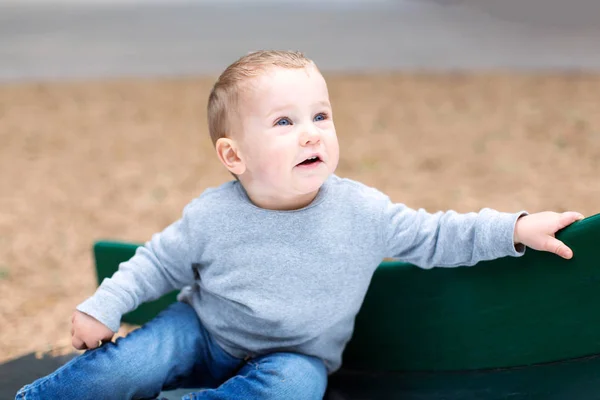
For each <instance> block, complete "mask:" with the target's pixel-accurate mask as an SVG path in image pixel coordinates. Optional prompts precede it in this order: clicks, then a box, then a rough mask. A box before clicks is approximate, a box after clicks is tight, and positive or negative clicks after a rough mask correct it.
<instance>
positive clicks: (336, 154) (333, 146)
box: [326, 132, 340, 171]
mask: <svg viewBox="0 0 600 400" xmlns="http://www.w3.org/2000/svg"><path fill="white" fill-rule="evenodd" d="M326 140H327V144H326V148H327V155H328V156H329V168H330V169H331V170H332V171H333V170H335V169H336V167H337V165H338V162H339V161H340V145H339V143H338V140H337V136H336V135H335V132H334V133H333V135H331V136H328V137H327V139H326Z"/></svg>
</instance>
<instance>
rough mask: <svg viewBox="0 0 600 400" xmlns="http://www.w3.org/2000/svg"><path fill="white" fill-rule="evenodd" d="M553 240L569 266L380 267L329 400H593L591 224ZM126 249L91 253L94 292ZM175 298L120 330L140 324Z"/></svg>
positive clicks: (596, 372)
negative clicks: (564, 248) (568, 251)
mask: <svg viewBox="0 0 600 400" xmlns="http://www.w3.org/2000/svg"><path fill="white" fill-rule="evenodd" d="M557 236H558V238H559V239H561V240H562V241H564V242H565V243H566V244H567V245H568V246H570V247H571V248H572V249H573V251H574V254H575V256H574V258H573V259H571V260H563V259H562V258H560V257H558V256H555V255H553V254H550V253H545V252H537V251H534V250H531V249H528V250H527V252H526V254H525V255H524V256H523V257H520V258H512V257H507V258H503V259H498V260H493V261H486V262H482V263H479V264H477V265H476V266H473V267H459V268H434V269H432V270H422V269H419V268H417V267H415V266H413V265H410V264H405V263H401V262H393V261H384V262H382V263H381V265H380V266H379V268H378V269H377V271H376V272H375V274H374V276H373V279H372V282H371V285H370V288H369V291H368V293H367V297H366V298H365V301H364V304H363V306H362V308H361V311H360V313H359V314H358V316H357V318H356V327H355V333H354V336H353V338H352V340H351V341H350V343H349V344H348V346H347V348H346V350H345V352H344V359H343V360H344V367H343V368H342V370H341V371H339V372H338V373H336V374H334V375H333V376H332V377H331V379H330V384H329V390H328V398H330V399H375V398H382V399H390V398H402V399H503V398H510V399H521V398H523V399H525V398H527V399H534V398H539V399H592V398H594V399H595V398H598V399H600V356H598V357H596V356H595V355H596V354H600V257H599V254H600V247H599V245H600V214H599V215H594V216H592V217H589V218H586V219H584V220H582V221H579V222H576V223H574V224H573V225H571V226H569V227H567V228H566V229H564V230H562V231H561V232H559V233H558V235H557ZM137 246H138V245H137V244H131V243H120V242H112V241H99V242H97V243H95V245H94V256H95V260H96V269H97V276H98V282H99V283H100V282H101V281H102V280H103V279H104V278H106V277H110V276H111V275H112V274H113V273H114V272H115V271H116V270H117V268H118V265H119V263H120V262H122V261H125V260H127V259H129V258H130V257H131V256H132V255H133V254H134V252H135V249H136V248H137ZM349 262H351V261H349ZM175 296H176V293H175V292H173V293H170V294H168V295H165V296H164V297H162V298H161V299H159V300H156V301H154V302H151V303H146V304H143V305H142V306H140V307H139V308H138V309H137V310H135V311H133V312H131V313H129V314H127V315H125V316H123V321H124V322H128V323H132V324H143V323H144V322H146V321H148V320H149V319H151V318H152V317H153V316H155V315H156V314H157V313H158V312H159V311H160V310H162V309H163V308H164V307H165V306H167V305H168V304H169V303H171V302H173V301H175Z"/></svg>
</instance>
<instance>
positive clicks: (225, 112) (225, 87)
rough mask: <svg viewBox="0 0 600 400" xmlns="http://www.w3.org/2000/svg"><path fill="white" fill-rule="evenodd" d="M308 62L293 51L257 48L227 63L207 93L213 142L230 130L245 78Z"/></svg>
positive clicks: (296, 66)
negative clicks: (208, 93) (275, 68)
mask: <svg viewBox="0 0 600 400" xmlns="http://www.w3.org/2000/svg"><path fill="white" fill-rule="evenodd" d="M309 65H313V66H314V65H315V64H314V62H313V61H312V60H310V59H309V58H307V57H305V56H304V54H302V53H300V52H297V51H278V50H261V51H255V52H253V53H249V54H247V55H245V56H243V57H241V58H240V59H238V60H237V61H236V62H234V63H233V64H231V65H230V66H229V67H227V68H226V69H225V71H223V73H222V74H221V76H219V79H217V82H216V83H215V84H214V86H213V88H212V90H211V92H210V96H209V97H208V107H207V114H208V131H209V133H210V138H211V140H212V142H213V145H215V144H216V143H217V140H218V139H220V138H223V137H227V133H228V132H231V131H232V130H233V126H232V123H231V121H232V120H233V117H235V116H236V113H237V111H238V106H239V98H240V93H241V92H242V91H243V90H244V89H246V87H245V86H244V83H245V82H247V81H248V80H249V79H251V78H254V77H257V76H260V74H261V73H263V72H264V71H266V70H267V69H269V68H272V67H280V68H290V69H291V68H306V67H307V66H309Z"/></svg>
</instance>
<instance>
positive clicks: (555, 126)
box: [0, 73, 600, 361]
mask: <svg viewBox="0 0 600 400" xmlns="http://www.w3.org/2000/svg"><path fill="white" fill-rule="evenodd" d="M327 78H328V80H329V85H330V91H331V98H332V102H333V105H334V118H335V122H336V126H337V131H338V135H339V139H340V146H341V160H340V165H339V169H338V171H337V173H338V174H339V175H341V176H345V177H350V178H353V179H358V180H361V181H363V182H365V183H367V184H369V185H373V186H376V187H378V188H379V189H381V190H383V191H385V192H387V193H388V194H389V195H390V196H391V198H392V199H393V200H396V201H398V202H403V203H406V204H408V205H409V206H412V207H423V208H426V209H427V210H429V211H436V210H440V209H442V210H443V209H455V210H458V211H472V210H477V209H479V208H481V207H494V208H497V209H500V210H505V211H518V210H521V209H526V210H529V211H531V212H535V211H541V210H547V209H550V210H557V211H561V210H567V209H574V210H578V211H581V212H583V213H584V214H585V215H592V214H595V213H597V212H599V211H600V207H599V206H598V204H597V200H598V199H599V198H600V181H599V180H598V173H599V171H600V97H599V96H598V93H600V75H588V74H577V73H571V74H545V75H532V74H529V75H527V74H519V75H515V74H509V73H487V74H441V75H432V74H386V75H352V76H350V75H330V76H327ZM212 82H213V77H207V78H185V79H139V80H110V81H92V82H90V81H81V82H62V83H43V84H35V83H27V84H21V83H19V84H16V83H15V84H5V85H2V86H0V171H1V173H0V326H2V327H3V328H2V330H1V331H0V361H4V360H7V359H10V358H13V357H16V356H18V355H21V354H24V353H27V352H31V351H44V350H47V349H51V348H68V346H69V343H70V333H69V331H70V316H71V312H72V310H73V308H74V307H75V306H76V305H77V304H78V303H79V302H81V301H82V300H83V299H85V298H86V296H89V295H91V294H92V293H93V291H94V288H95V282H96V281H95V275H94V266H93V260H92V258H91V245H92V243H93V241H94V240H97V239H100V238H110V239H119V240H129V241H136V242H142V241H144V240H146V239H148V238H149V237H150V235H151V234H152V233H154V232H156V231H158V230H160V229H162V228H164V227H165V226H166V225H168V224H169V223H170V222H171V221H173V220H175V219H177V218H178V216H179V215H180V213H181V210H182V207H183V206H184V205H185V204H186V203H188V202H189V201H190V200H191V199H192V198H194V197H195V196H197V195H199V194H200V193H201V192H202V191H203V190H204V189H205V188H207V187H210V186H214V185H218V184H220V183H222V182H224V181H225V180H228V179H229V178H230V177H229V175H228V174H227V173H226V172H225V171H224V169H223V168H222V167H221V166H220V165H219V164H218V161H217V159H216V156H215V155H214V153H213V150H212V147H211V144H210V141H209V139H208V134H207V130H206V120H205V115H204V110H205V105H206V97H207V94H208V90H209V88H210V85H211V84H212Z"/></svg>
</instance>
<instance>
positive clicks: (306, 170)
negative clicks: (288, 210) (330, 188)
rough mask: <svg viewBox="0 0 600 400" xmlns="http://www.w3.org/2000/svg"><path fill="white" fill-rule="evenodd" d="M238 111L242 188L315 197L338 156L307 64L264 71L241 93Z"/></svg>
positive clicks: (324, 98) (318, 79)
mask: <svg viewBox="0 0 600 400" xmlns="http://www.w3.org/2000/svg"><path fill="white" fill-rule="evenodd" d="M240 112H241V115H240V122H241V125H240V126H241V129H242V132H241V135H240V140H239V144H240V150H241V154H242V155H243V158H244V163H245V165H246V171H245V173H244V174H243V175H242V176H241V177H240V179H242V183H243V184H244V187H245V188H246V189H247V190H249V191H255V192H257V191H260V193H261V194H262V195H265V196H271V197H278V196H279V197H282V198H290V197H293V196H307V195H308V196H310V195H316V192H317V191H318V190H319V188H320V187H321V185H322V184H323V182H324V181H325V180H326V179H327V177H328V176H329V175H330V174H332V173H333V172H334V171H335V169H336V167H337V164H338V160H339V146H338V141H337V136H336V133H335V127H334V125H333V116H332V110H331V104H330V103H329V93H328V91H327V85H326V83H325V79H324V78H323V76H322V75H321V74H320V73H319V71H318V70H317V69H316V68H315V67H313V66H309V67H307V68H303V69H283V68H272V69H270V70H268V71H266V72H265V74H264V75H262V76H260V77H258V78H256V80H254V81H253V82H252V83H251V88H250V89H249V91H248V92H247V93H244V94H243V97H242V106H241V109H240Z"/></svg>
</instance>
